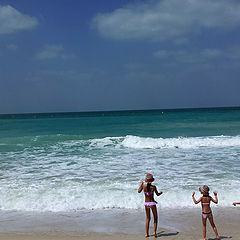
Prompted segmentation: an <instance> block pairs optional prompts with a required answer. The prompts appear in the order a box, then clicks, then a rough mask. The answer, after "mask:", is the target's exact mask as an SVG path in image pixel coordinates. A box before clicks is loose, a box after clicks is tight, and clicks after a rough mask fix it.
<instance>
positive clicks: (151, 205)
mask: <svg viewBox="0 0 240 240" xmlns="http://www.w3.org/2000/svg"><path fill="white" fill-rule="evenodd" d="M153 181H154V178H153V175H152V174H150V173H148V174H147V175H146V178H145V182H146V183H147V184H143V181H141V182H140V186H139V188H138V193H140V192H142V190H143V191H144V195H145V204H144V205H145V211H146V235H145V237H149V223H150V209H152V213H153V217H154V236H155V237H157V222H158V214H157V207H156V205H157V202H156V201H155V200H154V193H156V195H157V196H159V195H161V194H162V193H163V192H158V190H157V188H156V186H154V185H152V184H151V183H152V182H153Z"/></svg>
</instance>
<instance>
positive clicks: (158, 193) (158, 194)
mask: <svg viewBox="0 0 240 240" xmlns="http://www.w3.org/2000/svg"><path fill="white" fill-rule="evenodd" d="M154 192H155V193H156V195H157V196H160V195H161V194H163V192H162V191H160V192H158V190H157V187H156V186H155V187H154Z"/></svg>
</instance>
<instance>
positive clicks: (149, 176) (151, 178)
mask: <svg viewBox="0 0 240 240" xmlns="http://www.w3.org/2000/svg"><path fill="white" fill-rule="evenodd" d="M153 181H154V177H153V175H152V174H151V173H148V174H147V175H146V178H145V182H147V183H151V182H153Z"/></svg>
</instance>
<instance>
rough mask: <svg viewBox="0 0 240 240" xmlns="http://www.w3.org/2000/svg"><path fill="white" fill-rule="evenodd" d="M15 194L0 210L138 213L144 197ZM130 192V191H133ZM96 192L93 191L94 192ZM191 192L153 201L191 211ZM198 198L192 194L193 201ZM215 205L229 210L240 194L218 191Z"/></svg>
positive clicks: (1, 203)
mask: <svg viewBox="0 0 240 240" xmlns="http://www.w3.org/2000/svg"><path fill="white" fill-rule="evenodd" d="M21 190H22V191H19V192H15V193H14V192H13V191H10V192H8V194H3V195H2V196H1V198H0V209H1V210H7V211H9V210H16V211H33V212H49V211H51V212H72V211H81V210H97V209H129V210H138V209H143V208H144V196H143V194H138V193H137V190H136V189H131V191H130V190H129V189H127V190H118V191H104V188H103V189H101V191H98V193H97V194H94V190H93V191H92V195H90V194H88V193H87V191H81V190H78V191H77V189H70V188H65V189H55V190H54V189H51V190H50V189H48V190H46V189H45V190H44V191H43V189H42V190H40V189H38V190H36V189H35V190H33V189H31V190H30V189H28V192H25V191H24V190H23V189H21ZM133 190H134V191H133ZM95 191H96V190H95ZM191 195H192V191H191V190H183V189H179V190H178V191H167V192H164V194H163V195H161V196H160V197H156V198H155V199H156V200H157V201H158V206H159V207H161V208H166V209H182V208H195V207H196V206H195V205H194V204H193V201H192V198H191ZM198 197H200V194H199V193H196V198H198ZM218 197H219V204H218V205H215V204H213V206H214V207H215V206H217V207H227V206H228V207H230V206H231V205H232V202H233V201H239V199H240V192H236V191H234V190H232V191H231V190H230V191H229V190H228V191H226V190H225V191H224V190H223V189H222V190H221V191H220V194H219V195H218Z"/></svg>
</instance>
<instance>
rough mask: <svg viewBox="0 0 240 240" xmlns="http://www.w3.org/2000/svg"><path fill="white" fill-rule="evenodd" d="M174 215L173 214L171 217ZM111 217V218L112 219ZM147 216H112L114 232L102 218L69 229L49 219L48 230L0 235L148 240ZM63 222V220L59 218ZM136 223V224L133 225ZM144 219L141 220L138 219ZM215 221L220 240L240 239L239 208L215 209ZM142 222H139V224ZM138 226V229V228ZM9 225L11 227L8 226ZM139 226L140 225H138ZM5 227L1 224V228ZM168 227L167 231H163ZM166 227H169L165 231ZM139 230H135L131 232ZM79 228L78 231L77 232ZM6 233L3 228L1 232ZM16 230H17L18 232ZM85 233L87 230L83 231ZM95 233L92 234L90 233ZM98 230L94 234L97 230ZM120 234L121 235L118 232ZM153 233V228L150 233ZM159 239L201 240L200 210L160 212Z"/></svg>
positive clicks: (8, 231)
mask: <svg viewBox="0 0 240 240" xmlns="http://www.w3.org/2000/svg"><path fill="white" fill-rule="evenodd" d="M170 212H171V213H170ZM109 217H110V215H109ZM144 217H145V216H144V212H141V213H139V214H138V215H134V214H133V216H132V218H131V217H128V216H126V215H125V214H120V215H119V216H117V215H116V216H115V217H113V216H111V219H110V221H109V219H108V221H109V222H113V223H115V224H117V226H116V228H113V227H112V226H113V225H111V224H110V223H109V224H108V223H107V222H106V219H105V218H103V222H99V219H100V218H99V219H97V218H95V217H94V218H95V220H94V219H92V220H91V221H90V219H89V218H87V220H88V221H87V222H84V221H83V220H82V221H80V222H78V224H77V223H75V226H73V224H74V223H73V222H72V223H71V224H70V223H69V225H71V228H70V227H67V226H66V222H64V221H65V220H61V219H59V221H58V222H56V221H55V222H54V221H53V222H52V224H50V223H49V222H50V221H51V219H46V221H45V228H44V227H43V225H42V226H38V228H36V227H34V224H38V223H39V222H38V220H36V222H35V223H32V224H33V225H31V226H29V228H28V229H27V228H26V227H25V228H24V227H23V226H24V224H22V228H21V226H20V223H17V224H19V225H18V227H17V228H15V229H14V224H16V223H14V224H13V225H9V226H10V227H9V228H5V230H6V231H1V233H0V239H3V240H10V239H11V240H23V239H26V240H33V239H34V240H40V239H46V240H55V239H60V240H63V239H65V240H71V239H89V240H95V239H100V240H111V239H115V240H118V239H119V240H120V239H130V240H135V239H145V237H144ZM60 218H61V217H60ZM134 218H136V219H135V221H133V220H134ZM139 218H141V219H139ZM214 219H215V224H216V226H217V228H218V231H219V234H220V236H221V239H240V237H239V231H240V230H239V221H240V208H233V207H230V208H224V209H222V208H216V209H214ZM138 221H139V222H138ZM135 223H137V224H138V225H135ZM5 224H9V223H7V222H6V223H5ZM102 224H104V225H105V228H101V227H100V226H101V225H102ZM139 224H140V225H139ZM3 225H4V223H3V221H1V226H3ZM163 225H165V227H163ZM166 225H168V226H167V227H166ZM129 226H131V228H134V227H135V226H136V229H131V231H130V228H129ZM78 227H79V230H77V228H78ZM2 229H3V228H2ZM16 229H17V230H16ZM84 229H85V230H84ZM91 229H92V230H91ZM94 229H95V230H94ZM118 230H119V231H118ZM151 232H152V228H151V231H150V233H151ZM153 238H154V237H153V236H150V238H149V239H153ZM158 238H159V239H169V240H173V239H176V240H183V239H188V240H193V239H201V238H202V226H201V215H200V209H193V210H190V209H189V210H184V211H180V210H175V211H173V210H171V211H169V212H168V211H164V210H162V212H161V211H159V228H158ZM207 239H209V240H213V239H215V235H214V232H213V231H212V229H211V227H210V224H208V228H207Z"/></svg>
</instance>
